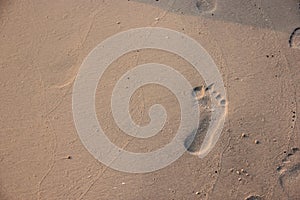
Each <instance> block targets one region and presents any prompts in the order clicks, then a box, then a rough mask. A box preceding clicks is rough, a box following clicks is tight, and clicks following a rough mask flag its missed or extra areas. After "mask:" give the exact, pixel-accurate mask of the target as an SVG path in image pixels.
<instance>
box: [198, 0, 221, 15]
mask: <svg viewBox="0 0 300 200" xmlns="http://www.w3.org/2000/svg"><path fill="white" fill-rule="evenodd" d="M216 7H217V4H216V0H197V2H196V8H197V10H198V11H199V12H201V13H205V12H213V11H215V10H216Z"/></svg>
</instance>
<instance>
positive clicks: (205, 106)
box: [184, 84, 226, 155]
mask: <svg viewBox="0 0 300 200" xmlns="http://www.w3.org/2000/svg"><path fill="white" fill-rule="evenodd" d="M213 86H214V84H210V85H208V86H207V87H205V86H198V87H195V88H194V89H193V95H194V97H195V100H196V101H197V103H198V104H197V106H199V111H200V120H199V127H198V129H197V130H195V132H196V133H195V132H193V133H191V134H190V136H188V137H187V138H186V140H185V142H184V146H185V148H186V149H187V151H188V152H190V153H192V154H194V155H197V152H199V150H200V147H201V145H202V143H203V140H204V138H205V135H206V133H207V131H208V128H209V125H210V122H211V115H212V114H211V113H212V110H211V104H212V102H211V96H210V95H209V92H210V91H212V92H211V94H212V98H215V99H216V100H217V101H218V104H219V106H222V107H223V106H225V105H226V100H225V99H224V98H222V95H221V94H219V93H217V92H216V91H214V87H213ZM193 135H195V137H194V138H193Z"/></svg>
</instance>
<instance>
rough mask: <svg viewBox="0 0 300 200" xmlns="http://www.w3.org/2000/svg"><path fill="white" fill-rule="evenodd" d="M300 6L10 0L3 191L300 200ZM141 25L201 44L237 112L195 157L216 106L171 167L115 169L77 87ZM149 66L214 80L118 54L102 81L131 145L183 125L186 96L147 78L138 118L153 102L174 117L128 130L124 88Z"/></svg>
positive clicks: (104, 108)
mask: <svg viewBox="0 0 300 200" xmlns="http://www.w3.org/2000/svg"><path fill="white" fill-rule="evenodd" d="M299 3H300V2H299V1H297V0H287V1H280V0H272V1H271V0H268V1H241V0H240V1H236V0H235V1H233V0H226V1H219V0H207V1H204V0H203V1H202V0H198V1H197V0H188V1H184V2H183V1H171V0H170V1H165V0H159V1H155V0H153V1H150V0H130V1H129V0H128V1H127V0H122V1H119V0H118V1H117V0H110V1H108V0H107V1H105V0H104V1H84V0H82V1H71V0H69V1H4V0H2V1H0V47H1V51H0V90H1V106H0V112H1V118H0V125H1V129H0V136H1V140H0V181H1V182H0V199H3V200H6V199H7V200H14V199H212V200H219V199H272V200H273V199H274V200H275V199H280V200H282V199H291V200H297V199H300V192H299V191H300V190H299V185H300V151H299V148H300V137H299V133H300V125H299V119H298V113H299V110H300V95H299V91H300V43H299V38H300V32H299V30H297V29H296V28H297V27H300V9H299ZM139 27H163V28H168V29H172V30H175V31H178V32H181V33H184V34H186V35H188V36H190V37H191V38H193V39H194V40H196V41H197V42H199V43H200V44H201V45H202V46H203V47H204V48H205V50H206V51H207V52H208V53H209V54H210V55H211V57H212V59H213V60H214V62H215V63H216V66H217V67H218V69H219V71H220V73H221V75H222V78H223V82H224V86H225V88H226V101H227V102H226V106H227V111H226V119H225V125H224V128H223V131H222V134H221V136H220V138H219V140H218V142H217V143H216V145H215V147H214V148H213V149H212V151H211V152H210V153H209V154H208V155H207V156H206V157H204V158H202V159H201V158H199V157H197V156H195V155H193V153H194V152H196V151H197V149H199V147H200V145H201V142H202V140H203V134H205V131H207V126H206V125H205V123H208V121H209V120H208V118H209V116H210V114H209V113H208V112H204V115H202V116H203V117H202V118H201V121H200V122H201V124H202V126H201V127H200V128H199V130H198V135H199V136H198V135H197V136H196V139H195V141H194V143H193V144H192V146H191V147H190V148H189V149H188V151H187V152H186V153H184V154H183V156H181V157H180V158H179V159H178V160H176V161H175V162H173V163H172V164H171V165H169V166H167V167H165V168H163V169H160V170H157V171H154V172H150V173H141V174H132V173H125V172H120V171H117V170H114V169H111V168H110V167H107V166H105V165H103V164H102V163H101V162H99V161H98V160H96V159H95V158H94V157H93V156H92V155H91V154H90V153H89V152H88V151H87V149H86V148H85V147H84V145H83V144H82V142H81V140H80V138H79V136H78V134H77V131H76V128H75V125H74V121H73V114H72V90H73V84H74V80H75V78H76V75H77V73H78V71H79V68H80V66H81V64H82V62H83V60H84V59H85V57H86V56H87V55H88V54H89V52H90V51H91V50H92V49H94V47H95V46H97V45H98V44H99V43H101V42H102V41H103V40H105V39H106V38H109V37H110V36H112V35H114V34H117V33H119V32H122V31H126V30H129V29H132V28H139ZM120 46H122V43H121V42H120ZM149 62H159V63H163V64H166V65H168V66H171V67H173V68H174V69H176V70H178V71H179V72H180V73H181V74H183V75H184V76H185V77H186V78H187V79H188V80H189V81H190V83H191V85H192V86H193V87H199V86H203V85H204V81H203V78H202V77H201V76H200V75H197V74H196V73H195V70H194V69H193V66H192V65H191V64H190V63H188V62H187V61H186V60H184V59H182V58H181V57H179V56H177V55H174V54H171V53H168V52H165V51H161V50H154V49H144V50H141V51H138V52H136V51H134V52H130V53H128V54H126V55H124V56H122V57H121V58H119V59H117V60H116V61H114V62H113V63H112V64H111V66H110V67H109V69H108V70H107V71H106V72H105V75H104V76H103V79H101V81H100V82H99V84H98V90H97V93H96V111H97V116H98V119H99V121H100V124H101V125H102V126H103V127H104V128H103V129H104V131H105V132H106V133H107V137H109V139H110V140H111V141H112V142H113V143H115V144H116V145H118V146H120V147H123V148H125V149H126V150H128V151H133V152H148V151H152V150H155V149H158V148H161V147H163V146H164V145H165V144H167V143H168V142H170V140H171V139H172V137H173V136H174V134H175V133H176V130H177V129H178V124H179V121H180V116H179V115H178V113H180V112H179V111H180V108H179V106H178V102H177V101H176V98H175V97H174V95H173V94H172V93H171V92H170V91H169V90H167V89H165V88H163V87H161V86H157V85H152V86H151V85H146V86H144V87H143V88H142V89H139V90H138V91H136V93H135V95H134V96H133V97H132V101H131V103H130V110H131V111H130V114H131V115H132V119H133V120H134V121H135V122H137V123H138V124H141V125H145V124H147V123H149V117H148V115H147V109H149V107H150V106H151V105H153V104H155V103H160V104H162V105H163V106H164V107H165V109H166V111H167V113H168V119H167V123H166V125H165V127H164V128H163V130H161V131H160V132H159V134H157V135H156V136H154V137H152V138H149V139H148V140H146V139H145V140H143V139H134V140H133V139H132V137H130V136H128V135H126V134H123V133H122V131H121V130H120V129H119V128H118V127H117V126H116V124H115V122H114V119H113V117H112V113H111V110H110V108H109V105H110V95H111V92H112V89H113V87H114V85H115V84H116V82H117V80H118V79H119V78H120V77H121V76H122V75H123V74H124V73H126V72H127V71H128V70H129V69H131V68H133V67H135V66H137V65H139V64H143V63H149ZM195 74H196V75H195ZM203 87H204V86H203ZM204 95H207V94H204ZM142 99H143V100H142ZM208 99H209V98H208ZM208 103H209V102H208ZM207 117H208V118H207Z"/></svg>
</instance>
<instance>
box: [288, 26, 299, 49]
mask: <svg viewBox="0 0 300 200" xmlns="http://www.w3.org/2000/svg"><path fill="white" fill-rule="evenodd" d="M289 45H290V47H292V48H297V49H300V27H298V28H295V29H294V31H293V32H292V33H291V35H290V39H289Z"/></svg>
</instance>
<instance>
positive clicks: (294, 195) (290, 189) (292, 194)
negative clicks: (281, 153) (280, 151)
mask: <svg viewBox="0 0 300 200" xmlns="http://www.w3.org/2000/svg"><path fill="white" fill-rule="evenodd" d="M282 161H283V164H282V166H280V167H279V170H278V171H279V173H280V176H279V184H280V186H281V187H282V189H283V191H284V192H285V194H286V195H287V196H288V198H289V199H298V198H299V197H300V190H299V185H300V152H299V148H296V147H294V148H292V149H291V150H290V152H288V153H287V155H286V156H285V158H284V159H283V160H282Z"/></svg>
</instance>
